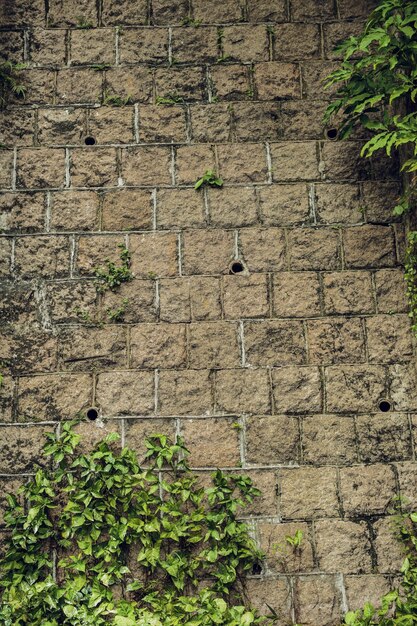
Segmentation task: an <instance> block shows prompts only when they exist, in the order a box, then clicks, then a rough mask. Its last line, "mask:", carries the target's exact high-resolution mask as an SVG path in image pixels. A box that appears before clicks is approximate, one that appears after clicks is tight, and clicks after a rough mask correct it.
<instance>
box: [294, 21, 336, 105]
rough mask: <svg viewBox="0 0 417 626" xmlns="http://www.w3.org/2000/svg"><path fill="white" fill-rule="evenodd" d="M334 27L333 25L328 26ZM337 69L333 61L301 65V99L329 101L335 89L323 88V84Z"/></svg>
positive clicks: (311, 62) (307, 62)
mask: <svg viewBox="0 0 417 626" xmlns="http://www.w3.org/2000/svg"><path fill="white" fill-rule="evenodd" d="M330 26H334V24H330ZM337 69H339V65H338V64H337V63H336V62H335V61H323V60H322V59H320V60H317V61H306V62H305V63H303V64H302V65H301V77H302V91H303V97H304V98H307V99H308V100H325V99H331V97H333V95H334V94H335V92H336V91H337V88H336V87H335V86H333V87H328V88H326V89H324V88H323V83H324V81H325V80H326V79H327V76H329V74H330V73H331V72H334V71H335V70H337Z"/></svg>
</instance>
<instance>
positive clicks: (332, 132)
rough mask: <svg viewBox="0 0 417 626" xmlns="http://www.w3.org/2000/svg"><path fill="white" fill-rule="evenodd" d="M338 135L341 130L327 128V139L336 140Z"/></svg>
mask: <svg viewBox="0 0 417 626" xmlns="http://www.w3.org/2000/svg"><path fill="white" fill-rule="evenodd" d="M338 135H339V132H338V130H337V128H328V129H327V130H326V137H327V139H333V140H335V139H337V137H338Z"/></svg>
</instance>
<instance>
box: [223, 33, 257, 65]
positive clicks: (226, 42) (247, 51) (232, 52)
mask: <svg viewBox="0 0 417 626" xmlns="http://www.w3.org/2000/svg"><path fill="white" fill-rule="evenodd" d="M222 46H223V55H224V56H225V57H226V58H227V60H228V61H229V60H230V61H239V62H241V63H259V62H260V61H268V60H269V42H268V33H267V30H266V28H265V25H264V24H259V25H255V26H253V25H250V26H249V25H247V24H246V25H241V26H240V25H233V26H226V27H225V28H224V29H223V31H222Z"/></svg>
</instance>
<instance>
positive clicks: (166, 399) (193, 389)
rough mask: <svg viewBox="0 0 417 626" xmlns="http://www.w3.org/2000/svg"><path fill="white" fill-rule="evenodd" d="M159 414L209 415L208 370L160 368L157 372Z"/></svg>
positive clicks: (210, 397) (211, 403) (209, 383)
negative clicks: (158, 372)
mask: <svg viewBox="0 0 417 626" xmlns="http://www.w3.org/2000/svg"><path fill="white" fill-rule="evenodd" d="M158 391H159V395H158V413H159V414H160V415H197V416H198V415H209V414H210V413H211V412H212V405H213V399H212V391H211V379H210V372H209V371H208V370H184V371H174V370H166V371H165V370H162V371H161V372H160V374H159V386H158Z"/></svg>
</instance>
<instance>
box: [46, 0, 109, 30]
mask: <svg viewBox="0 0 417 626" xmlns="http://www.w3.org/2000/svg"><path fill="white" fill-rule="evenodd" d="M82 24H88V25H89V26H91V27H94V26H97V25H98V18H97V6H96V3H95V1H94V0H81V1H80V2H79V1H78V0H51V2H50V3H49V10H48V15H47V25H48V27H49V28H51V27H52V28H53V27H55V28H57V27H61V28H62V27H63V26H80V25H82Z"/></svg>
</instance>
